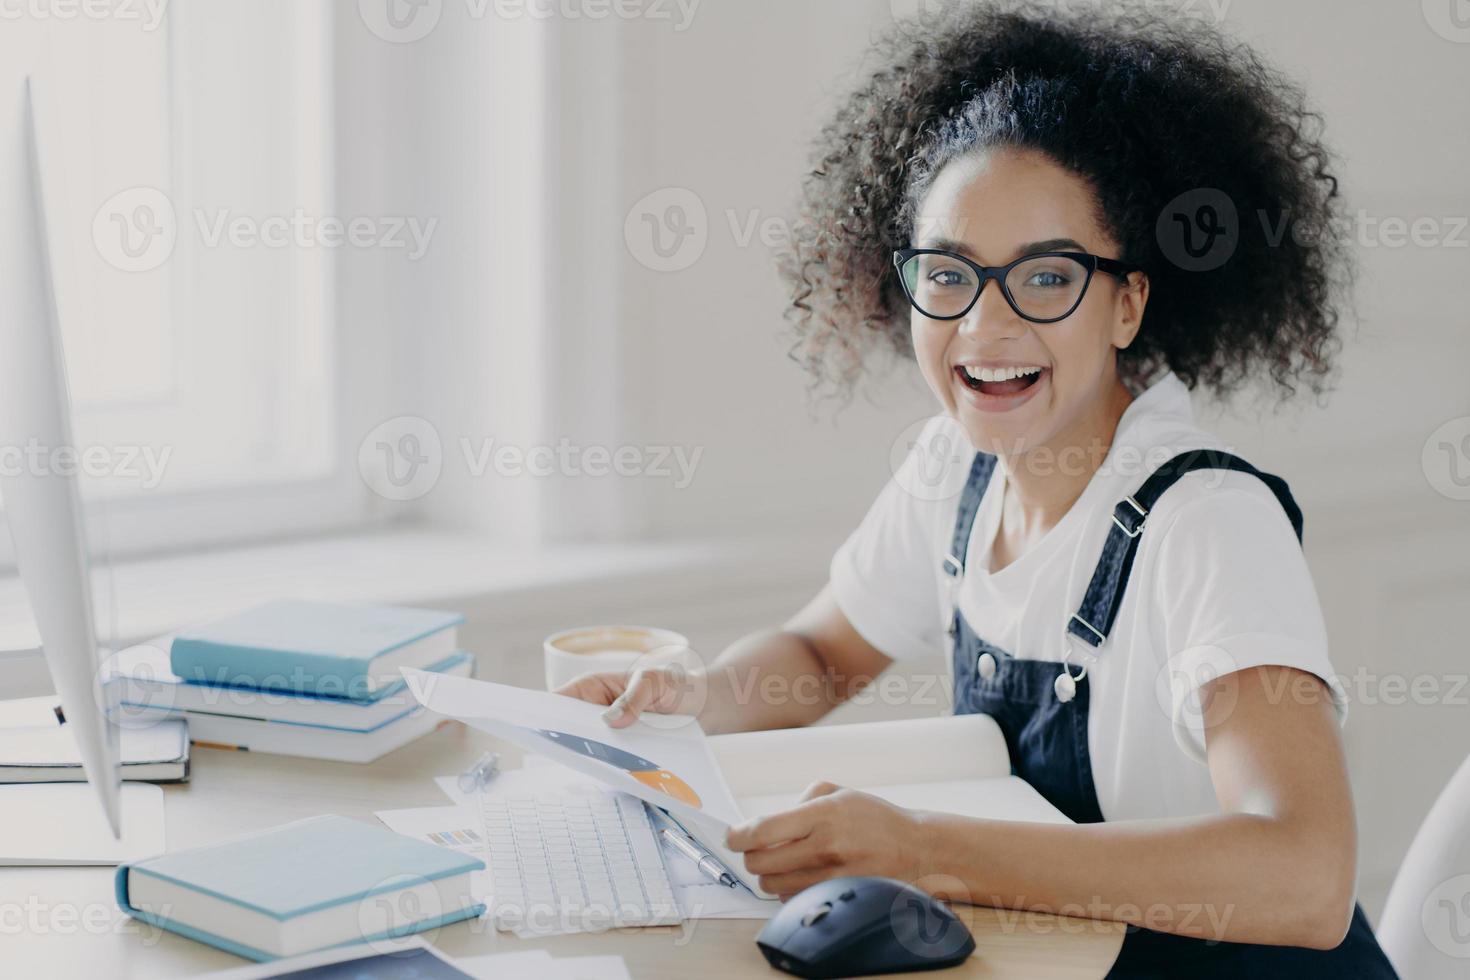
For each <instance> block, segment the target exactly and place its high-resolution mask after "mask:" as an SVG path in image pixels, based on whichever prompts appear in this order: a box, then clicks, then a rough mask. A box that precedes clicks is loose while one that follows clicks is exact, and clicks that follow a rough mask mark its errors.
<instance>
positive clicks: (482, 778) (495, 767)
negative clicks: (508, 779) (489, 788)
mask: <svg viewBox="0 0 1470 980" xmlns="http://www.w3.org/2000/svg"><path fill="white" fill-rule="evenodd" d="M499 771H500V753H499V752H486V753H485V754H484V755H482V756H480V758H479V759H478V760H476V762H475V764H474V765H472V766H470V767H469V768H468V769H466V770H465V771H464V772H462V773H460V774H459V791H460V792H461V793H478V792H479V791H480V790H482V789H484V788H485V784H486V783H488V782H490V780H491V779H493V778H494V777H495V774H496V773H497V772H499Z"/></svg>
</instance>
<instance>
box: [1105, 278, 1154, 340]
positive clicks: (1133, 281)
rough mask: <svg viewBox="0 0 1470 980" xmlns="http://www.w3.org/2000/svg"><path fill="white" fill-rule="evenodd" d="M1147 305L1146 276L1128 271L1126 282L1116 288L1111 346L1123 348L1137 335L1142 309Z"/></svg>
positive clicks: (1140, 324) (1141, 323) (1140, 323)
mask: <svg viewBox="0 0 1470 980" xmlns="http://www.w3.org/2000/svg"><path fill="white" fill-rule="evenodd" d="M1146 306H1148V276H1146V275H1144V274H1143V273H1142V272H1130V273H1128V282H1127V284H1126V285H1124V286H1121V287H1119V289H1118V301H1117V306H1116V310H1117V316H1115V317H1114V318H1113V346H1114V347H1116V348H1118V350H1124V349H1126V348H1127V347H1128V345H1130V344H1132V343H1133V338H1134V337H1137V336H1138V328H1139V327H1141V326H1143V310H1144V307H1146Z"/></svg>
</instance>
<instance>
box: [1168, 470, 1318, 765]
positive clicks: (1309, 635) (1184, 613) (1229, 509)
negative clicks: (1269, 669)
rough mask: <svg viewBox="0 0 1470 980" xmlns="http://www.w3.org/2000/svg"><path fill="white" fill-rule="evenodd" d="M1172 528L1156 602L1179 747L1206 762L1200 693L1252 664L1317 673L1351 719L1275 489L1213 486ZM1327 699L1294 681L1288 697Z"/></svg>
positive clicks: (1312, 591) (1306, 572)
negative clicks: (1272, 491) (1274, 493)
mask: <svg viewBox="0 0 1470 980" xmlns="http://www.w3.org/2000/svg"><path fill="white" fill-rule="evenodd" d="M1150 530H1152V528H1150ZM1163 531H1164V534H1163V535H1162V537H1161V539H1160V542H1159V545H1158V548H1157V552H1156V556H1155V566H1154V569H1153V581H1154V596H1155V601H1156V603H1157V609H1158V611H1159V615H1160V619H1161V623H1160V628H1161V631H1162V640H1163V644H1164V646H1163V650H1164V651H1165V652H1166V655H1167V657H1168V662H1167V669H1166V670H1165V671H1164V675H1163V676H1166V677H1167V679H1168V687H1169V694H1168V696H1169V697H1170V698H1171V701H1172V713H1173V723H1174V737H1175V740H1176V741H1177V742H1178V744H1179V747H1180V748H1181V749H1183V750H1184V752H1185V753H1186V754H1187V755H1189V756H1190V757H1192V758H1194V759H1196V760H1198V761H1200V762H1204V761H1205V738H1204V729H1205V721H1206V720H1207V719H1205V718H1203V717H1202V714H1201V707H1200V701H1199V691H1200V688H1201V687H1202V686H1203V685H1204V684H1206V683H1208V682H1209V681H1211V680H1213V679H1215V678H1218V677H1223V676H1225V675H1226V674H1230V673H1233V672H1235V671H1238V670H1245V669H1248V668H1252V667H1262V666H1284V667H1293V668H1296V669H1298V670H1302V671H1305V672H1307V673H1309V674H1315V675H1316V676H1317V677H1319V678H1321V679H1322V680H1323V681H1324V682H1325V683H1326V685H1327V688H1328V694H1329V696H1330V697H1331V699H1332V702H1333V706H1334V707H1335V708H1336V709H1337V713H1338V719H1339V721H1342V720H1343V719H1345V718H1346V714H1347V697H1346V692H1345V690H1344V689H1343V687H1342V685H1341V683H1340V681H1339V679H1338V678H1337V676H1336V674H1335V673H1334V672H1333V669H1332V664H1331V661H1330V660H1329V659H1328V654H1327V630H1326V624H1325V623H1324V622H1323V618H1322V609H1321V606H1320V604H1319V602H1318V599H1317V591H1316V588H1315V587H1314V586H1313V584H1312V576H1311V572H1310V571H1309V569H1308V567H1307V561H1306V557H1305V556H1304V555H1303V554H1302V549H1301V545H1300V544H1299V543H1298V541H1297V538H1296V534H1295V532H1294V531H1293V530H1292V527H1291V522H1290V520H1289V519H1288V518H1287V516H1286V513H1285V511H1283V510H1282V508H1281V505H1280V504H1279V503H1278V502H1277V501H1276V499H1275V498H1274V497H1272V496H1271V495H1270V493H1269V491H1267V490H1266V489H1265V488H1264V487H1262V488H1261V489H1260V492H1259V493H1257V492H1253V491H1252V490H1246V489H1243V488H1240V487H1238V486H1235V487H1232V486H1224V487H1216V488H1212V489H1209V490H1207V491H1204V493H1203V495H1201V496H1198V497H1197V498H1195V499H1192V500H1189V501H1187V502H1186V503H1184V504H1183V505H1182V506H1180V507H1179V509H1178V510H1177V511H1176V512H1175V513H1174V514H1173V515H1172V519H1171V520H1170V521H1169V523H1168V524H1166V526H1165V527H1164V528H1163ZM1145 533H1147V532H1145ZM1319 693H1320V692H1314V691H1313V690H1311V689H1307V690H1306V691H1305V693H1304V690H1303V689H1302V688H1301V687H1299V686H1294V685H1293V684H1291V683H1288V684H1286V685H1285V687H1284V688H1283V690H1282V692H1281V695H1282V696H1283V697H1301V696H1315V695H1316V694H1319ZM1228 710H1229V706H1228V705H1226V704H1216V705H1212V706H1211V714H1212V715H1216V714H1217V713H1218V712H1220V711H1228ZM1208 720H1209V721H1210V722H1211V723H1214V722H1215V721H1216V720H1217V719H1216V718H1215V717H1211V718H1210V719H1208Z"/></svg>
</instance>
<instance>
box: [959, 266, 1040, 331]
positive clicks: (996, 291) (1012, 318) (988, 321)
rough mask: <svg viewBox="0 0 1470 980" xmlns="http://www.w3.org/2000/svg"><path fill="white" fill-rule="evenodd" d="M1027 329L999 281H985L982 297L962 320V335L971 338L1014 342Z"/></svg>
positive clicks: (981, 291) (982, 287)
mask: <svg viewBox="0 0 1470 980" xmlns="http://www.w3.org/2000/svg"><path fill="white" fill-rule="evenodd" d="M1025 329H1026V326H1025V323H1024V321H1022V319H1021V318H1020V317H1019V316H1017V315H1016V311H1015V310H1013V309H1011V304H1010V303H1008V302H1006V298H1005V293H1004V292H1003V291H1002V290H1001V288H1000V281H999V280H997V279H987V280H986V281H985V284H984V285H982V286H981V287H980V296H979V298H978V299H976V300H975V305H973V306H971V307H970V312H968V313H966V314H965V315H964V316H963V317H961V318H960V333H962V334H965V335H966V336H971V337H978V338H985V339H994V340H1012V339H1015V338H1016V337H1019V336H1020V335H1021V334H1022V333H1023V332H1024V331H1025Z"/></svg>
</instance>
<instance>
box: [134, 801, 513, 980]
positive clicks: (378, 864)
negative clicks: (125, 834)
mask: <svg viewBox="0 0 1470 980" xmlns="http://www.w3.org/2000/svg"><path fill="white" fill-rule="evenodd" d="M484 867H485V862H483V861H481V860H480V859H479V858H475V857H470V856H469V855H467V854H464V853H463V852H460V851H455V850H452V849H449V848H444V847H436V846H434V845H433V844H426V843H424V842H423V841H418V840H414V839H413V838H411V837H404V836H403V835H401V834H395V833H393V832H392V831H390V830H386V829H384V828H382V827H375V826H372V825H370V824H365V823H359V822H358V821H356V820H349V819H347V818H346V817H338V816H320V817H311V818H310V819H307V820H298V821H297V822H295V823H289V824H286V825H284V826H281V827H275V828H272V829H271V830H267V831H265V832H263V833H259V834H255V835H253V836H251V837H245V838H241V839H239V840H235V841H230V842H228V843H224V844H213V845H210V846H207V847H198V848H194V849H193V850H188V851H179V852H178V853H175V854H164V855H160V856H159V857H154V858H149V859H148V860H146V861H139V862H137V863H136V864H131V865H127V864H125V865H122V866H121V867H119V868H118V869H117V878H116V888H117V903H118V905H120V906H121V907H122V909H123V911H125V912H127V913H128V914H129V915H131V916H133V917H134V918H136V919H140V920H142V921H144V922H148V923H151V924H152V925H155V926H158V927H159V928H162V929H168V930H169V931H171V932H177V933H179V934H180V935H183V936H188V937H189V938H190V939H196V940H198V941H199V942H203V943H208V944H209V945H211V946H217V947H219V948H220V949H223V950H226V951H228V952H231V953H234V954H236V955H238V956H245V957H248V958H250V959H252V960H270V959H276V958H278V957H282V956H294V955H296V954H298V953H305V952H310V951H312V950H317V949H326V948H328V947H334V946H346V945H349V944H352V943H362V942H370V941H373V940H376V939H387V938H393V937H398V936H406V935H409V934H410V933H415V932H422V931H424V930H426V929H433V928H435V927H437V926H441V925H444V924H447V923H450V922H457V921H459V920H460V919H468V918H473V917H476V916H478V915H480V914H481V913H483V912H484V910H485V906H484V905H483V904H481V903H479V902H476V901H475V900H474V898H473V897H472V896H471V891H470V876H471V873H472V872H475V871H480V870H483V869H484Z"/></svg>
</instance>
